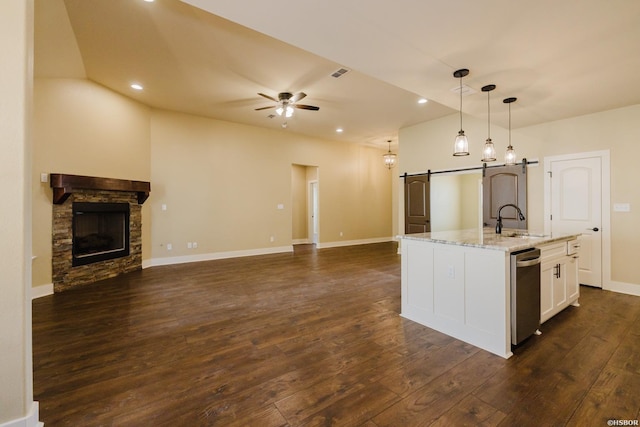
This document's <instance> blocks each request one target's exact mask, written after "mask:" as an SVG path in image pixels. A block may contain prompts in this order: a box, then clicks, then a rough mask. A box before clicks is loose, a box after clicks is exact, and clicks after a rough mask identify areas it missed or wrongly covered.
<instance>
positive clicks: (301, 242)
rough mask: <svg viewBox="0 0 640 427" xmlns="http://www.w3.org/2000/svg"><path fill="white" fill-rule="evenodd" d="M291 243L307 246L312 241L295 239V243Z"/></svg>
mask: <svg viewBox="0 0 640 427" xmlns="http://www.w3.org/2000/svg"><path fill="white" fill-rule="evenodd" d="M291 243H292V244H293V245H307V244H309V243H311V241H310V240H309V239H293V242H291Z"/></svg>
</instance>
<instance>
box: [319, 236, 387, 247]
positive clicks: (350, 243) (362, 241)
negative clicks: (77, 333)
mask: <svg viewBox="0 0 640 427" xmlns="http://www.w3.org/2000/svg"><path fill="white" fill-rule="evenodd" d="M393 241H395V239H394V238H393V237H391V236H389V237H374V238H372V239H360V240H341V241H337V242H322V243H318V244H317V245H316V247H317V248H318V249H326V248H339V247H342V246H355V245H368V244H371V243H384V242H393Z"/></svg>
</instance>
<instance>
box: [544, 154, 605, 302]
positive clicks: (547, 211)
mask: <svg viewBox="0 0 640 427" xmlns="http://www.w3.org/2000/svg"><path fill="white" fill-rule="evenodd" d="M593 157H599V158H600V166H601V170H600V173H601V174H602V175H601V179H602V181H601V185H602V199H601V215H602V230H601V231H602V261H601V262H602V289H605V290H611V153H610V152H609V150H601V151H588V152H584V153H573V154H563V155H559V156H549V157H545V158H544V232H545V234H549V233H551V180H550V179H549V173H550V172H551V163H552V162H556V161H565V160H581V159H586V158H593Z"/></svg>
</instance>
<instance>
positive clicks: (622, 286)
mask: <svg viewBox="0 0 640 427" xmlns="http://www.w3.org/2000/svg"><path fill="white" fill-rule="evenodd" d="M602 289H604V290H605V291H612V292H619V293H621V294H628V295H634V296H637V297H640V285H636V284H633V283H624V282H614V281H610V282H609V283H608V284H607V285H606V286H605V287H603V288H602Z"/></svg>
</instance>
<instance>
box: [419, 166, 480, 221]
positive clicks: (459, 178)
mask: <svg viewBox="0 0 640 427" xmlns="http://www.w3.org/2000/svg"><path fill="white" fill-rule="evenodd" d="M479 179H481V175H480V174H477V173H457V174H436V175H431V181H430V191H431V231H446V230H463V229H467V228H476V227H478V207H479V197H480V194H479V190H478V180H479Z"/></svg>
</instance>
